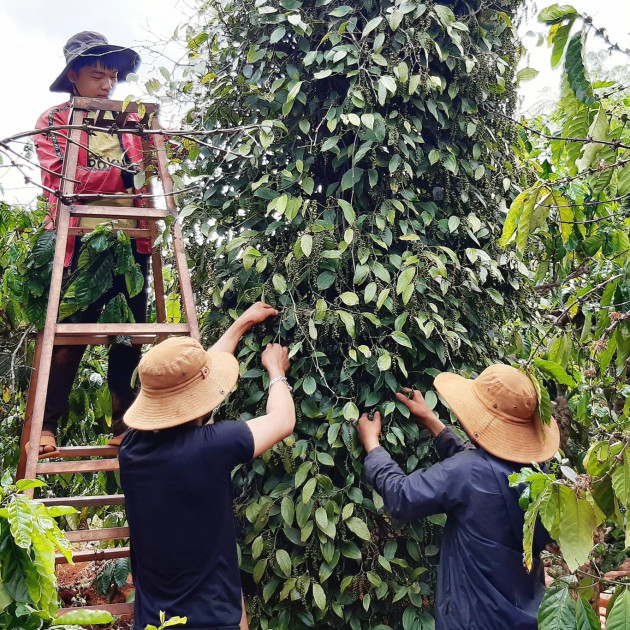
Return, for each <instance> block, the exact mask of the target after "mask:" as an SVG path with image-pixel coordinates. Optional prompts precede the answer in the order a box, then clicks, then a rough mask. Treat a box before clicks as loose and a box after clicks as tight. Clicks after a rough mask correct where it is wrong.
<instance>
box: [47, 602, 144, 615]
mask: <svg viewBox="0 0 630 630" xmlns="http://www.w3.org/2000/svg"><path fill="white" fill-rule="evenodd" d="M73 610H106V611H107V612H109V613H111V614H112V615H114V616H117V615H131V614H133V602H129V603H127V602H125V603H122V604H99V605H98V606H76V607H74V608H60V609H59V611H58V612H57V615H59V616H61V615H64V614H65V613H67V612H71V611H73Z"/></svg>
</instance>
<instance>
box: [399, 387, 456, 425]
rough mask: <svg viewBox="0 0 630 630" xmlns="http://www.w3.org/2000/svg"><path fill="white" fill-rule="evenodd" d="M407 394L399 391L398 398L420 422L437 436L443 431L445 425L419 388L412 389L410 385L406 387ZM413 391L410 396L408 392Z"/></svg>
mask: <svg viewBox="0 0 630 630" xmlns="http://www.w3.org/2000/svg"><path fill="white" fill-rule="evenodd" d="M403 390H404V391H405V392H406V393H405V394H402V393H400V392H399V393H397V394H396V400H398V401H400V402H401V403H402V404H403V405H405V407H407V409H409V411H411V415H413V416H414V417H415V418H416V419H417V420H418V424H420V425H421V426H423V427H425V428H426V429H428V430H429V431H430V433H431V434H432V435H433V437H435V436H436V435H438V434H439V433H441V432H442V431H443V430H444V428H445V425H444V423H443V422H442V421H441V420H439V419H438V418H437V416H436V415H435V414H434V413H433V412H432V411H431V409H429V405H427V402H426V400H425V399H424V396H423V395H422V394H421V393H420V392H419V391H418V390H417V389H414V390H411V389H409V388H408V387H404V388H403ZM409 393H412V397H411V398H409V396H408V394H409Z"/></svg>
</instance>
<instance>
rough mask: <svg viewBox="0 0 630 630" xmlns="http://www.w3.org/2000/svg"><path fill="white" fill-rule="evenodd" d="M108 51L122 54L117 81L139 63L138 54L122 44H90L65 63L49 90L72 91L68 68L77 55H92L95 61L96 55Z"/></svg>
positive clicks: (132, 70) (133, 70) (136, 67)
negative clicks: (90, 45) (89, 46)
mask: <svg viewBox="0 0 630 630" xmlns="http://www.w3.org/2000/svg"><path fill="white" fill-rule="evenodd" d="M109 53H118V54H120V55H122V58H123V65H122V67H120V68H118V81H119V82H120V81H124V80H125V79H126V78H127V76H128V75H129V74H130V73H131V72H135V71H136V70H137V69H138V66H139V65H140V55H139V54H138V53H137V52H136V51H135V50H132V49H131V48H125V47H124V46H114V45H112V44H99V45H98V46H92V47H91V48H88V49H87V50H85V51H83V52H82V53H81V54H79V55H74V56H72V58H70V59H69V60H68V62H67V63H66V67H65V68H64V69H63V70H62V71H61V73H60V74H59V76H58V77H57V78H56V79H55V80H54V81H53V82H52V84H51V86H50V91H51V92H68V93H70V94H71V93H72V90H73V86H72V83H70V81H69V80H68V77H67V74H68V70H70V67H71V66H72V64H73V63H74V62H75V61H76V60H77V59H78V58H79V57H94V60H95V61H96V60H97V59H98V57H102V56H103V55H107V54H109Z"/></svg>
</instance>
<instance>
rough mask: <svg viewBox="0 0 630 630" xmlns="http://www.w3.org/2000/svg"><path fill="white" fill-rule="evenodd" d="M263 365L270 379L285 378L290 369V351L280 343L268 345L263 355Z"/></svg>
mask: <svg viewBox="0 0 630 630" xmlns="http://www.w3.org/2000/svg"><path fill="white" fill-rule="evenodd" d="M261 360H262V365H263V367H264V368H265V369H266V370H267V372H269V378H276V376H284V375H285V373H286V371H287V370H288V369H289V365H290V363H289V349H288V348H286V347H284V346H281V345H280V344H279V343H268V344H267V347H266V348H265V349H264V351H263V353H262V357H261Z"/></svg>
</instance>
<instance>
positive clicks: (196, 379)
mask: <svg viewBox="0 0 630 630" xmlns="http://www.w3.org/2000/svg"><path fill="white" fill-rule="evenodd" d="M238 372H239V369H238V361H237V360H236V359H235V358H234V356H233V355H232V354H230V353H229V352H206V351H205V350H204V349H203V347H202V346H201V344H200V343H199V342H198V341H197V340H196V339H193V338H192V337H170V338H169V339H166V340H165V341H162V342H161V343H159V344H157V345H156V346H154V347H153V348H151V349H150V350H149V351H148V352H147V353H146V354H145V355H144V356H143V357H142V360H141V361H140V365H139V366H138V376H139V377H140V384H141V388H140V393H139V394H138V397H137V398H136V400H135V401H134V403H133V404H132V405H131V407H129V409H128V410H127V413H126V414H125V417H124V420H125V424H126V425H127V426H129V427H131V428H132V429H140V430H143V431H155V430H157V429H166V428H168V427H174V426H177V425H179V424H185V423H186V422H190V421H191V420H195V419H197V418H200V417H202V416H205V415H207V414H208V413H210V412H211V411H212V410H213V409H214V408H215V407H217V406H218V405H219V404H220V403H221V402H222V401H223V400H225V398H226V396H227V395H228V394H229V393H230V391H231V390H232V388H233V387H234V385H235V384H236V381H237V379H238Z"/></svg>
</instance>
